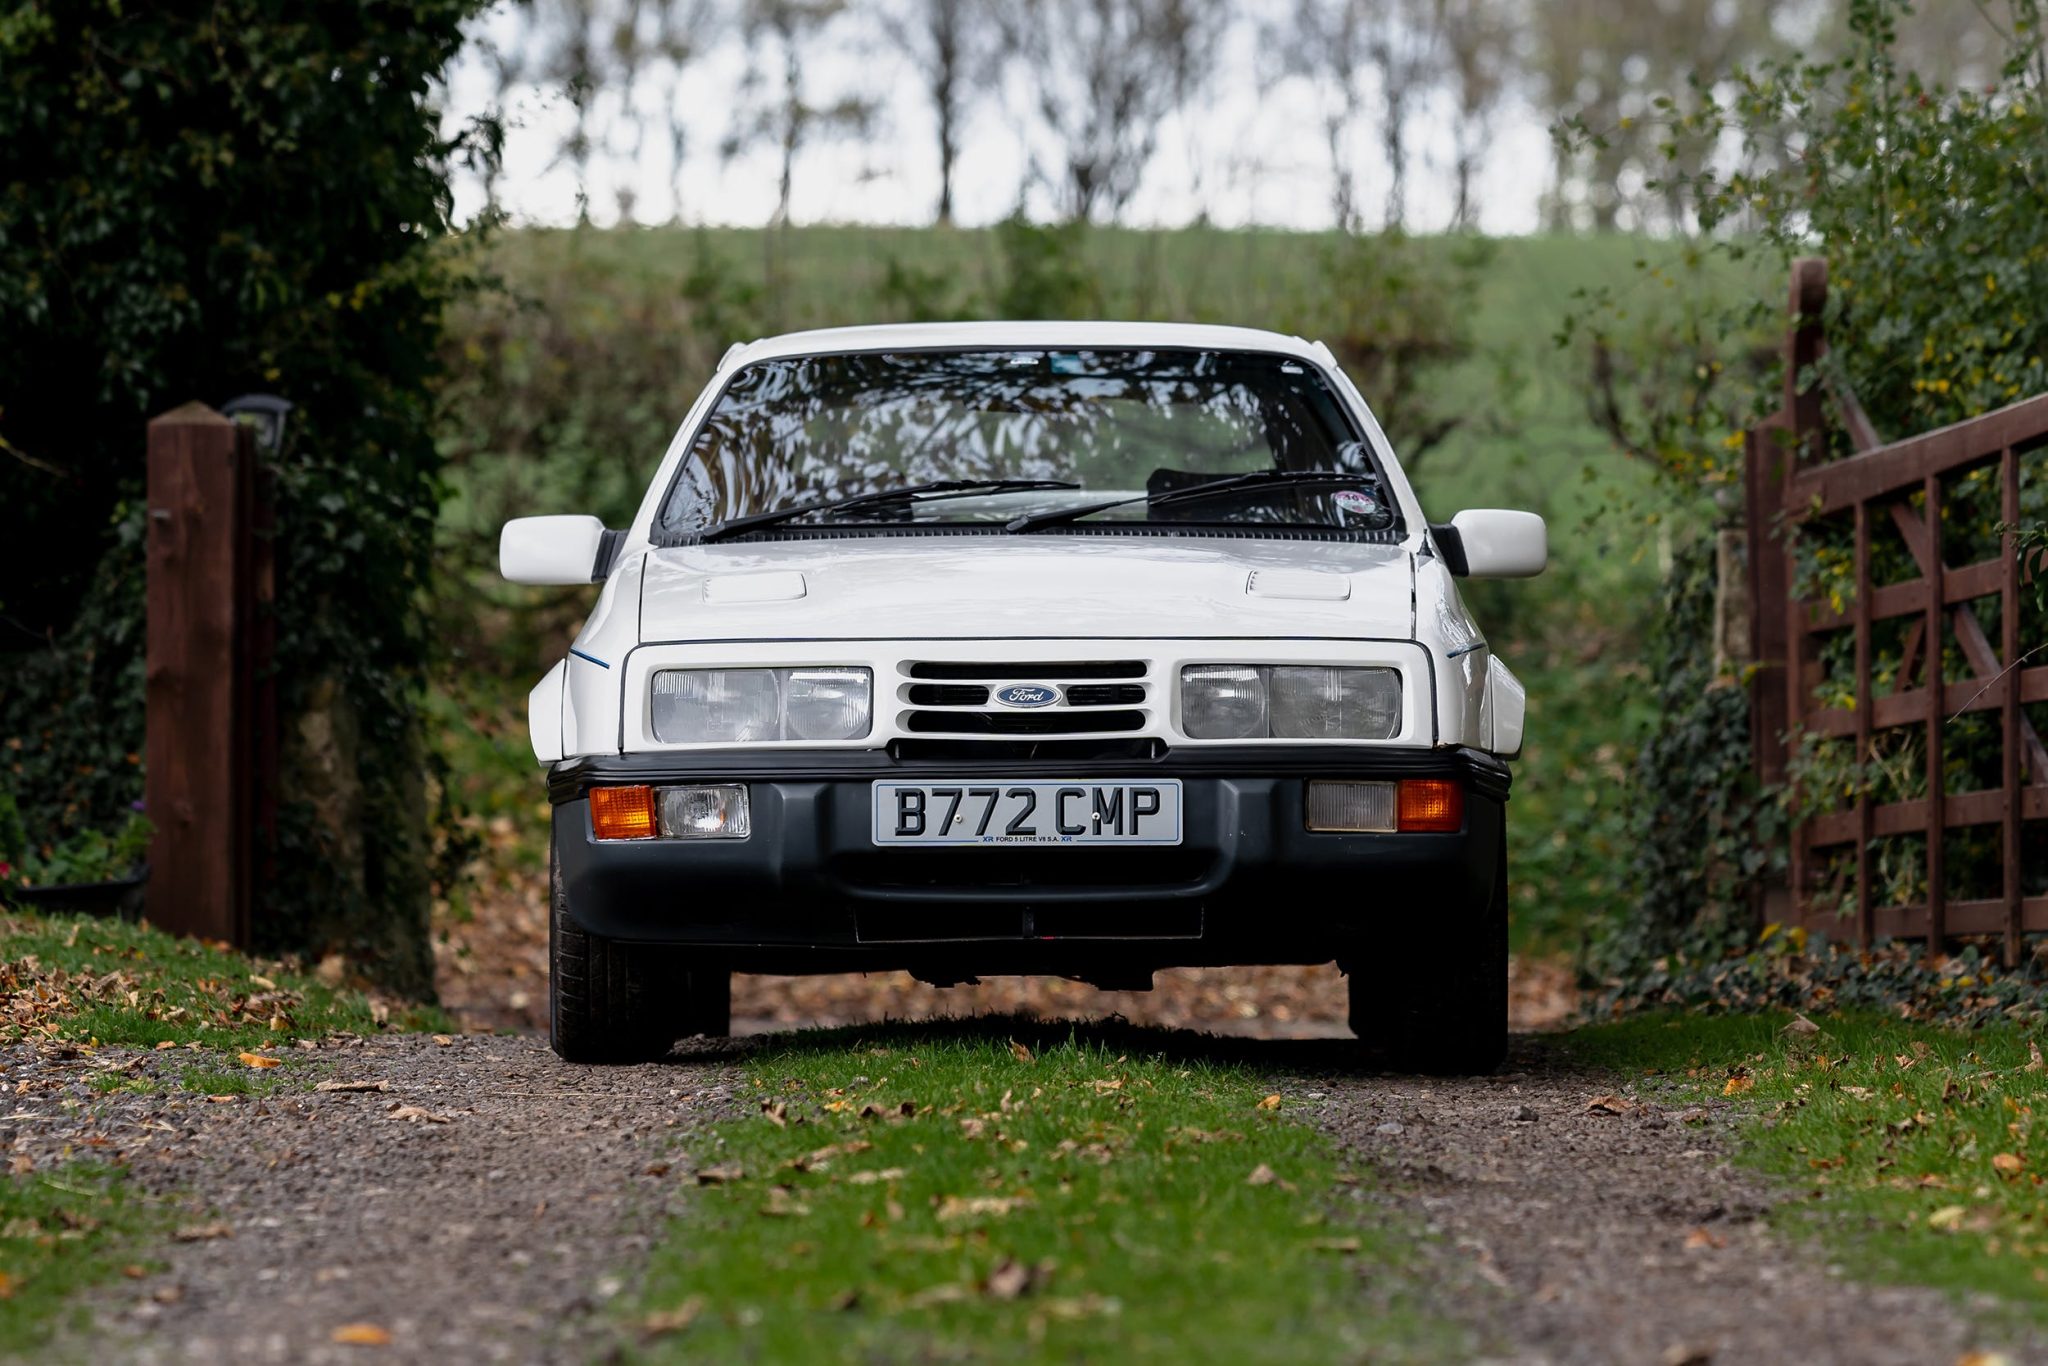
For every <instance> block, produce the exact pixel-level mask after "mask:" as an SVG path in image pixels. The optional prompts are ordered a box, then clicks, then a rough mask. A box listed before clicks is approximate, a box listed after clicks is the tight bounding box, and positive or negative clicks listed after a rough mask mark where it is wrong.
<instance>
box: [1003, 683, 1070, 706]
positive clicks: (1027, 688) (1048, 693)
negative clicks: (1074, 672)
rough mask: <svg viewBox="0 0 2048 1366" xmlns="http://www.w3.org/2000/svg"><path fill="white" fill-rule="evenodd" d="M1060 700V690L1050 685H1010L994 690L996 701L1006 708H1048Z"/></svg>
mask: <svg viewBox="0 0 2048 1366" xmlns="http://www.w3.org/2000/svg"><path fill="white" fill-rule="evenodd" d="M1059 700H1060V690H1059V689H1058V688H1055V687H1053V686H1052V685H1051V684H1050V683H1012V684H1010V685H1009V686H1007V687H1002V688H997V689H996V701H998V702H1000V703H1002V704H1003V705H1004V706H1006V707H1049V706H1051V705H1052V704H1053V703H1055V702H1057V701H1059Z"/></svg>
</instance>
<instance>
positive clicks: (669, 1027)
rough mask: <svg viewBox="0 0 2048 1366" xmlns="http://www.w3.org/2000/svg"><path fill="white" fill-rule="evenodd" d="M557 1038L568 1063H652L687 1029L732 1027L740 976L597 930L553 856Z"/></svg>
mask: <svg viewBox="0 0 2048 1366" xmlns="http://www.w3.org/2000/svg"><path fill="white" fill-rule="evenodd" d="M548 884H549V885H548V891H549V903H550V906H549V915H548V1024H549V1031H548V1034H549V1042H550V1043H551V1044H552V1045H553V1046H554V1050H555V1052H556V1053H557V1054H558V1055H560V1056H561V1057H562V1058H563V1059H564V1060H565V1061H567V1062H588V1063H631V1062H652V1061H654V1060H655V1059H657V1058H661V1057H665V1056H667V1054H668V1051H669V1049H670V1047H672V1046H673V1045H674V1043H675V1041H676V1040H677V1039H680V1038H683V1037H685V1036H686V1035H692V1034H706V1035H711V1036H714V1037H716V1036H722V1035H725V1034H727V1033H729V1032H731V1028H732V975H731V974H730V973H728V972H725V971H723V970H717V971H712V970H699V971H691V970H689V969H687V968H686V967H685V966H684V963H683V961H682V959H681V958H680V956H679V955H678V953H677V951H676V950H675V949H672V948H669V947H667V946H666V945H661V944H628V943H623V942H621V941H619V940H616V939H607V938H605V937H604V936H603V935H597V934H592V933H590V932H589V931H588V930H585V929H583V928H582V927H581V926H579V925H578V924H577V923H576V919H575V917H574V916H572V915H571V914H570V913H569V894H568V889H567V888H566V887H565V886H564V885H563V882H562V873H561V869H560V868H559V867H558V866H557V863H556V860H554V859H553V858H550V859H549V860H548Z"/></svg>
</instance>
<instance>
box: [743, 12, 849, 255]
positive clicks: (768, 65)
mask: <svg viewBox="0 0 2048 1366" xmlns="http://www.w3.org/2000/svg"><path fill="white" fill-rule="evenodd" d="M846 8H847V0H748V5H747V9H746V12H745V14H744V16H743V17H742V20H741V26H742V30H743V32H744V33H745V34H746V37H747V42H748V44H749V46H750V47H751V48H752V49H753V58H754V60H753V65H752V66H751V67H750V68H749V70H748V72H747V76H746V80H745V82H744V84H743V90H744V93H745V95H746V96H747V97H748V103H747V105H746V107H744V108H743V109H742V110H741V113H740V117H739V119H738V120H737V121H736V122H735V124H734V125H733V128H732V131H731V132H730V133H729V134H728V135H727V138H726V141H725V153H726V155H727V156H736V155H738V153H739V152H740V151H741V150H742V149H744V148H746V147H748V146H750V145H752V144H754V143H757V142H766V143H769V144H770V145H771V146H773V147H774V149H775V151H776V154H777V156H778V157H779V158H780V160H781V173H780V176H779V178H778V180H777V192H776V199H775V218H774V222H776V223H777V224H786V223H788V222H789V207H790V198H791V195H792V192H793V190H794V188H795V177H796V158H797V153H799V152H801V151H802V150H803V148H804V146H805V144H806V143H809V142H812V141H814V140H816V139H818V138H830V137H839V136H844V135H846V134H848V133H855V132H859V131H860V130H862V129H864V128H865V127H866V126H867V123H868V120H869V118H870V117H871V115H872V113H873V104H872V103H871V102H870V101H869V100H868V99H866V98H865V97H864V96H862V95H859V94H853V93H847V94H841V95H839V96H838V97H836V98H833V99H830V100H826V101H823V102H816V101H815V98H814V93H813V92H812V91H811V89H810V88H809V87H810V82H809V80H808V79H807V76H806V71H805V65H806V62H807V61H808V58H809V55H810V45H811V44H812V43H813V42H815V41H816V40H817V38H818V36H819V35H820V34H821V33H822V32H823V31H824V30H825V29H826V28H827V27H829V26H830V25H831V24H832V22H833V21H834V20H836V19H837V18H839V16H840V15H841V14H842V13H843V12H844V11H845V10H846Z"/></svg>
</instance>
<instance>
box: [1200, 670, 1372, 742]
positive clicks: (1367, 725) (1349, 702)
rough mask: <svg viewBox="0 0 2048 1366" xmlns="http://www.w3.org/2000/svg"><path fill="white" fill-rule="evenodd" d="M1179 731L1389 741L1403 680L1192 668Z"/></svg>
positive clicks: (1364, 674) (1367, 674)
mask: <svg viewBox="0 0 2048 1366" xmlns="http://www.w3.org/2000/svg"><path fill="white" fill-rule="evenodd" d="M1180 713H1181V729H1182V730H1184V731H1186V732H1187V733H1188V734H1189V735H1190V736H1192V737H1194V738H1195V739H1197V740H1264V739H1283V740H1389V739H1392V738H1393V737H1394V735H1395V734H1396V733H1397V732H1398V731H1399V730H1400V729H1401V675H1400V674H1399V673H1398V672H1397V671H1395V670H1393V669H1352V668H1336V667H1332V666H1329V665H1323V664H1256V665H1254V664H1190V665H1188V666H1187V667H1186V668H1184V669H1182V670H1181V673H1180Z"/></svg>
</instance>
